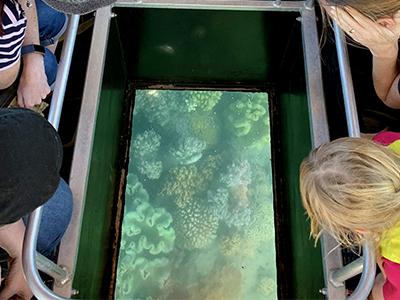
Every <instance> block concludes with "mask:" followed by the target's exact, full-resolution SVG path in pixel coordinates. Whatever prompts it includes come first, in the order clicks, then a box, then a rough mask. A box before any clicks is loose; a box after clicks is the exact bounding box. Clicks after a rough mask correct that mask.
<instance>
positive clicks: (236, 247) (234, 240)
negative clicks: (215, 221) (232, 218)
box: [219, 232, 256, 258]
mask: <svg viewBox="0 0 400 300" xmlns="http://www.w3.org/2000/svg"><path fill="white" fill-rule="evenodd" d="M219 249H220V251H221V253H222V254H223V255H225V256H230V257H235V258H237V257H243V256H245V257H251V256H254V253H255V250H256V248H255V244H254V242H253V241H252V240H250V239H248V238H247V237H243V236H242V235H241V234H240V233H238V232H235V233H233V234H231V235H229V236H226V237H224V238H223V239H222V240H221V242H220V245H219Z"/></svg>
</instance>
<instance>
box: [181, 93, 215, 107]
mask: <svg viewBox="0 0 400 300" xmlns="http://www.w3.org/2000/svg"><path fill="white" fill-rule="evenodd" d="M221 96H222V92H216V91H191V92H189V93H188V94H187V96H186V98H185V102H186V106H187V110H188V112H193V111H196V110H199V109H201V110H203V111H210V110H212V109H213V108H214V106H215V105H216V104H217V103H218V102H219V100H220V99H221Z"/></svg>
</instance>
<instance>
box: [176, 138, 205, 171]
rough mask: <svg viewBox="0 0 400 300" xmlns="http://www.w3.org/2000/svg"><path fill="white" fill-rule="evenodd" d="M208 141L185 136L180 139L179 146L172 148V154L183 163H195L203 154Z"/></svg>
mask: <svg viewBox="0 0 400 300" xmlns="http://www.w3.org/2000/svg"><path fill="white" fill-rule="evenodd" d="M205 148H206V143H205V142H204V141H202V140H200V139H198V138H196V137H190V136H189V137H185V138H181V139H180V140H179V141H178V146H177V148H173V149H171V150H170V152H171V154H172V156H173V157H174V158H175V159H176V160H177V161H178V162H179V163H180V164H183V165H188V164H192V163H195V162H196V161H198V160H199V159H200V158H201V157H202V156H203V151H204V149H205Z"/></svg>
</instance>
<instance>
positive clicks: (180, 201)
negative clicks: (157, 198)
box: [160, 155, 220, 208]
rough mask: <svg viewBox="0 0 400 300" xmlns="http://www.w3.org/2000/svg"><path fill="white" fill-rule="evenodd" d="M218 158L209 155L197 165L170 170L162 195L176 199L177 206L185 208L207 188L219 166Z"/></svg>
mask: <svg viewBox="0 0 400 300" xmlns="http://www.w3.org/2000/svg"><path fill="white" fill-rule="evenodd" d="M219 161H220V158H219V157H218V156H215V155H214V156H213V155H209V156H207V157H204V158H203V159H202V160H201V163H199V167H197V166H195V165H189V166H181V167H175V168H172V169H170V170H169V172H168V177H167V180H166V182H165V184H164V186H163V187H162V190H161V192H160V195H162V196H169V197H172V198H173V199H174V202H175V204H176V205H177V206H178V207H180V208H184V207H185V206H186V205H187V204H188V203H189V202H190V201H191V200H192V198H193V196H194V195H195V194H196V193H199V192H201V191H203V190H205V189H206V188H207V186H208V185H209V183H210V181H211V180H212V178H213V176H214V173H215V170H216V169H217V167H218V165H219Z"/></svg>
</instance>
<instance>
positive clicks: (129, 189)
mask: <svg viewBox="0 0 400 300" xmlns="http://www.w3.org/2000/svg"><path fill="white" fill-rule="evenodd" d="M148 200H149V194H148V193H147V191H146V190H145V189H144V187H143V185H142V184H141V183H140V182H139V179H138V177H137V176H136V175H135V174H133V173H128V176H127V177H126V189H125V210H126V211H131V210H134V209H135V208H136V207H137V206H138V205H139V204H140V203H142V202H147V201H148Z"/></svg>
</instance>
